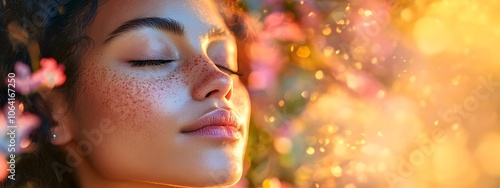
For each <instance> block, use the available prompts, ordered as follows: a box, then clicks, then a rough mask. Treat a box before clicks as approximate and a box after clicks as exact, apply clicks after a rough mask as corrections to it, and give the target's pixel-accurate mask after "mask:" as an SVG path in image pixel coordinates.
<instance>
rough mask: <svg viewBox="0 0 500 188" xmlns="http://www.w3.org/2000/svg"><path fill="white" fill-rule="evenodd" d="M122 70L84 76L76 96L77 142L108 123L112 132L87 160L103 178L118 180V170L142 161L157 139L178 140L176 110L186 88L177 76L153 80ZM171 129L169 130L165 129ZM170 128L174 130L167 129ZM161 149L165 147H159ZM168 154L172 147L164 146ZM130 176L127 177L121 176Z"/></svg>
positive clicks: (105, 70)
mask: <svg viewBox="0 0 500 188" xmlns="http://www.w3.org/2000/svg"><path fill="white" fill-rule="evenodd" d="M123 72H125V71H123V70H107V69H104V68H103V69H98V70H95V69H94V70H88V71H84V73H83V75H81V77H80V78H81V88H80V89H81V91H82V92H81V93H79V94H78V96H77V101H78V104H77V109H78V114H79V117H80V118H79V120H78V128H79V131H80V133H77V134H76V135H78V137H77V138H76V141H77V142H78V140H80V141H81V140H86V139H88V138H87V137H86V136H85V135H84V134H81V133H82V132H83V131H84V130H92V129H93V130H95V129H99V128H100V127H99V126H100V125H101V124H102V122H103V121H104V122H110V124H111V125H110V126H113V132H110V133H105V134H103V140H102V142H101V143H99V144H98V145H95V147H94V148H93V151H94V152H92V153H91V154H90V155H89V156H88V157H89V158H90V159H91V163H94V166H97V167H99V168H101V170H103V171H104V172H105V173H108V174H116V172H117V171H118V170H117V168H119V167H117V166H116V165H113V164H127V166H131V167H134V168H137V166H136V164H131V163H130V161H143V160H144V158H142V157H143V156H142V155H145V156H147V154H148V153H151V151H148V150H147V149H148V148H150V147H155V146H152V143H159V142H158V139H159V138H160V137H171V138H173V137H174V135H175V134H177V131H178V130H177V127H175V126H174V125H175V124H177V122H176V120H177V118H176V116H177V115H178V114H176V110H177V109H178V108H180V106H182V103H183V102H182V101H185V100H184V99H183V98H182V96H185V88H184V87H183V86H182V85H183V84H182V82H181V80H180V78H179V76H178V75H175V74H172V75H171V76H165V77H163V78H151V77H148V76H141V75H129V74H124V73H123ZM166 125H169V126H166ZM170 125H172V126H170ZM163 143H165V142H163ZM162 147H163V148H164V149H169V148H170V145H168V144H164V145H162ZM124 176H128V175H124Z"/></svg>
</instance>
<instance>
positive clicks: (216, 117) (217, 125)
mask: <svg viewBox="0 0 500 188" xmlns="http://www.w3.org/2000/svg"><path fill="white" fill-rule="evenodd" d="M240 128H241V123H240V121H239V119H238V117H237V116H236V114H235V113H234V112H233V111H230V110H225V109H217V110H214V111H211V112H209V113H207V114H205V115H203V116H202V117H200V118H199V119H197V120H196V121H195V122H194V123H193V124H192V125H190V126H187V127H186V128H184V129H182V130H181V133H182V134H186V135H190V136H199V137H205V138H213V139H222V140H229V141H236V140H239V139H240V138H241V137H242V136H241V132H240Z"/></svg>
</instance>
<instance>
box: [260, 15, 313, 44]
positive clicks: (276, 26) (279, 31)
mask: <svg viewBox="0 0 500 188" xmlns="http://www.w3.org/2000/svg"><path fill="white" fill-rule="evenodd" d="M264 27H265V28H264V32H265V33H268V34H270V35H271V37H273V38H275V39H278V40H282V41H291V42H301V41H304V40H305V34H304V33H303V32H302V30H301V29H300V26H299V25H298V24H297V23H295V22H294V21H293V18H292V16H291V15H289V14H285V13H282V12H275V13H272V14H270V15H268V16H267V17H266V19H265V20H264Z"/></svg>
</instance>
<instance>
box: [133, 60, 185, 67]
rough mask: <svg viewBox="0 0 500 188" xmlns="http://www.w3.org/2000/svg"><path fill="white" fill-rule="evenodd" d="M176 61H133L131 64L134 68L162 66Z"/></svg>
mask: <svg viewBox="0 0 500 188" xmlns="http://www.w3.org/2000/svg"><path fill="white" fill-rule="evenodd" d="M174 61H175V60H133V61H130V64H131V65H132V67H145V66H160V65H164V64H168V63H172V62H174Z"/></svg>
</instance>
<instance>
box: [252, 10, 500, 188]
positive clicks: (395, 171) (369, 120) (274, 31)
mask: <svg viewBox="0 0 500 188" xmlns="http://www.w3.org/2000/svg"><path fill="white" fill-rule="evenodd" d="M246 9H247V10H248V12H249V15H250V17H251V20H252V24H253V26H254V28H255V30H256V42H255V43H254V44H252V47H251V48H250V49H251V50H250V51H249V52H248V55H249V56H251V58H252V71H253V72H252V73H251V74H250V78H249V83H250V84H249V88H250V92H251V96H252V99H253V104H252V105H253V109H252V110H253V117H252V125H251V130H250V131H251V132H250V138H249V145H248V148H247V150H248V151H247V159H248V162H249V164H248V166H249V168H248V170H246V176H245V178H244V181H246V182H247V186H250V187H272V188H274V187H342V188H355V187H398V188H399V187H454V188H455V187H500V162H499V161H500V160H498V159H500V118H499V112H500V77H499V76H500V66H499V62H500V53H497V52H496V51H497V50H496V45H497V44H500V24H498V23H500V1H498V0H483V1H472V0H453V1H451V0H375V1H373V0H335V1H332V0H261V1H250V0H248V1H246Z"/></svg>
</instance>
